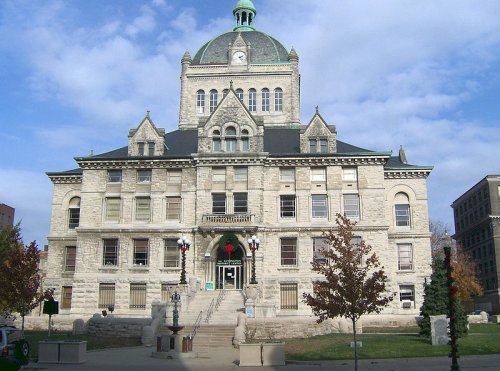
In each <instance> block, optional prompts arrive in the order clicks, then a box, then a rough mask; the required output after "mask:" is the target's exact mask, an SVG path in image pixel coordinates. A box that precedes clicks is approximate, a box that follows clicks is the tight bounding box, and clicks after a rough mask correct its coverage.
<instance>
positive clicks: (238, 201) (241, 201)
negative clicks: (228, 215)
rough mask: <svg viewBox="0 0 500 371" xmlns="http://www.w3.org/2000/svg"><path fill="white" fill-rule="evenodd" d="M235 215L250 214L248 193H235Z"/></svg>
mask: <svg viewBox="0 0 500 371" xmlns="http://www.w3.org/2000/svg"><path fill="white" fill-rule="evenodd" d="M233 199H234V213H235V214H246V213H247V212H248V194H247V193H246V192H235V193H233Z"/></svg>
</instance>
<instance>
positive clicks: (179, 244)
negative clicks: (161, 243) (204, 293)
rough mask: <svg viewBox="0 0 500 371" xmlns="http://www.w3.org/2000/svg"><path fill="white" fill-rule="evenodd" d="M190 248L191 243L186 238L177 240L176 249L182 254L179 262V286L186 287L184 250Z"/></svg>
mask: <svg viewBox="0 0 500 371" xmlns="http://www.w3.org/2000/svg"><path fill="white" fill-rule="evenodd" d="M190 246H191V241H189V240H188V239H187V238H186V236H182V237H181V238H179V239H178V240H177V247H178V248H179V250H181V252H182V261H181V279H180V281H179V283H180V284H181V285H186V284H187V282H186V250H189V247H190Z"/></svg>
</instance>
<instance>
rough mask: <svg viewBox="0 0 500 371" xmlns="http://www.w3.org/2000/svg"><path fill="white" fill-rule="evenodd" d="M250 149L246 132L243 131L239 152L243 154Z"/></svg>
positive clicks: (245, 130)
mask: <svg viewBox="0 0 500 371" xmlns="http://www.w3.org/2000/svg"><path fill="white" fill-rule="evenodd" d="M249 149H250V138H249V137H248V130H247V129H243V130H242V131H241V150H242V151H243V152H248V151H249Z"/></svg>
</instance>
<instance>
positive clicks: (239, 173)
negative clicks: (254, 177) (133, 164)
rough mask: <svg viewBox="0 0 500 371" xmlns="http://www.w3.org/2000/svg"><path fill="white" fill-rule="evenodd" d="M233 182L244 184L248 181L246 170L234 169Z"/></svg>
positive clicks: (240, 167) (243, 167)
mask: <svg viewBox="0 0 500 371" xmlns="http://www.w3.org/2000/svg"><path fill="white" fill-rule="evenodd" d="M234 180H235V181H236V182H246V181H247V180H248V168H247V167H245V166H238V167H235V168H234Z"/></svg>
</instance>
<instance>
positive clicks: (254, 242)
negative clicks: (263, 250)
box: [247, 235, 260, 284]
mask: <svg viewBox="0 0 500 371" xmlns="http://www.w3.org/2000/svg"><path fill="white" fill-rule="evenodd" d="M247 242H248V246H249V247H250V250H252V278H251V279H250V283H251V284H252V283H257V280H256V279H255V250H258V249H259V244H260V240H259V239H258V238H257V237H256V236H255V235H254V236H252V238H249V239H248V241H247Z"/></svg>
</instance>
